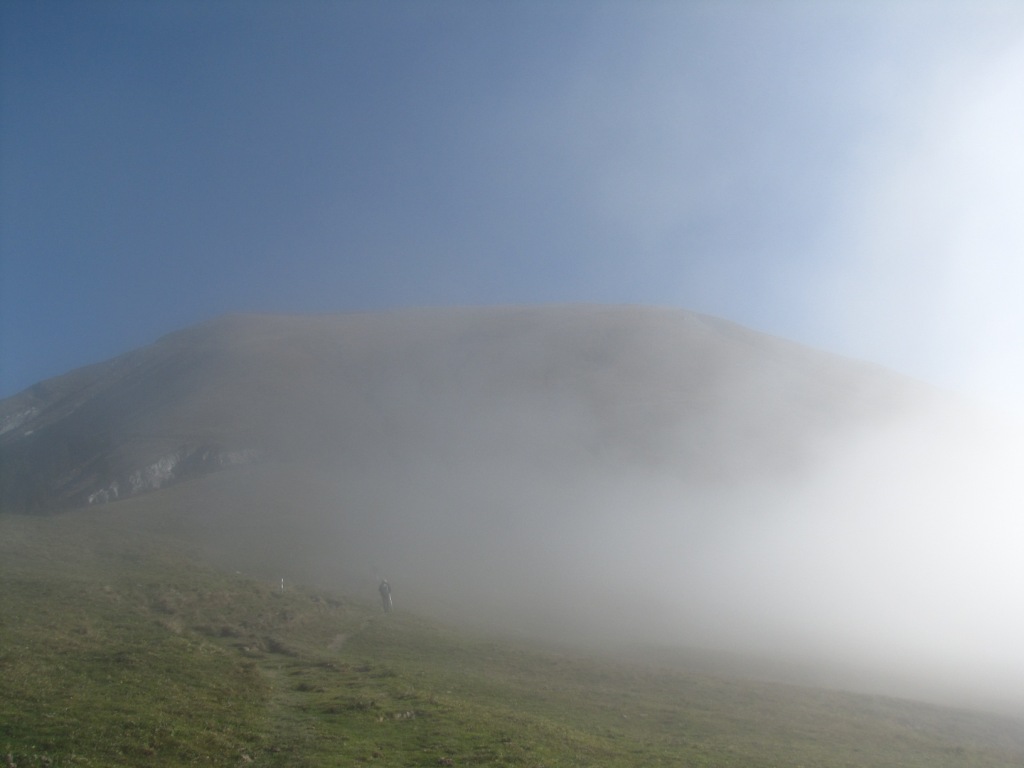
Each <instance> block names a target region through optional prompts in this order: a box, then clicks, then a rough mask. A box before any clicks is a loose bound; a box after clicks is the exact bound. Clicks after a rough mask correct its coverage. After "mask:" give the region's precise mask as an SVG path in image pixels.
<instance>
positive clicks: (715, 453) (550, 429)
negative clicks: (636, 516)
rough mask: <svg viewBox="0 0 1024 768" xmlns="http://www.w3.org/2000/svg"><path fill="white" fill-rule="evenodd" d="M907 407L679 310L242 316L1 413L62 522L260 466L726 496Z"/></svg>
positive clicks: (16, 460) (7, 471) (22, 493)
mask: <svg viewBox="0 0 1024 768" xmlns="http://www.w3.org/2000/svg"><path fill="white" fill-rule="evenodd" d="M912 395H913V387H912V386H911V385H910V384H909V383H908V382H906V381H903V380H900V379H897V378H896V377H895V376H892V375H890V374H886V373H885V372H883V371H881V370H879V369H876V368H872V367H868V366H866V365H862V364H858V363H854V362H851V361H847V360H842V359H839V358H835V357H832V356H828V355H825V354H823V353H818V352H813V351H811V350H808V349H804V348H801V347H799V346H797V345H794V344H790V343H787V342H784V341H782V340H779V339H776V338H772V337H769V336H765V335H762V334H758V333H755V332H753V331H749V330H746V329H743V328H740V327H739V326H735V325H732V324H730V323H727V322H725V321H722V320H717V319H714V318H710V317H705V316H701V315H697V314H693V313H687V312H681V311H666V310H655V309H640V308H604V307H567V308H538V309H512V308H510V309H476V310H470V309H467V310H436V311H406V312H393V313H382V314H353V315H336V316H320V317H284V316H230V317H224V318H221V319H218V320H214V321H212V322H208V323H204V324H202V325H199V326H197V327H194V328H190V329H188V330H184V331H181V332H178V333H174V334H171V335H169V336H167V337H165V338H162V339H160V340H159V341H157V342H156V343H155V344H153V345H151V346H149V347H146V348H144V349H140V350H138V351H135V352H131V353H129V354H127V355H123V356H121V357H118V358H115V359H113V360H110V361H107V362H105V363H100V364H97V365H93V366H90V367H87V368H83V369H80V370H77V371H74V372H72V373H69V374H67V375H65V376H61V377H58V378H55V379H51V380H49V381H46V382H42V383H40V384H37V385H36V386H34V387H32V388H30V389H29V390H27V391H25V392H23V393H21V394H19V395H17V396H15V397H12V398H9V399H7V400H5V401H3V402H2V403H0V430H2V434H0V459H2V467H3V476H2V496H0V499H2V504H3V509H4V510H5V511H17V512H47V511H53V510H55V509H62V508H67V507H76V506H87V505H92V504H101V503H105V502H109V501H113V500H116V499H122V498H125V497H127V496H132V495H135V494H138V493H143V492H147V491H152V490H156V489H159V488H161V487H165V486H167V485H168V484H170V483H174V482H180V481H181V480H184V479H187V478H190V477H195V476H198V475H202V474H207V473H210V472H216V471H220V470H224V469H228V468H231V467H237V466H239V465H245V464H250V463H262V462H280V461H291V460H296V459H299V458H301V459H303V460H315V461H319V462H327V463H332V464H335V465H336V466H341V467H345V466H349V465H354V466H358V465H360V464H362V463H365V462H371V463H374V464H377V465H380V464H381V463H384V464H386V463H388V462H392V463H395V464H396V465H397V464H400V463H401V462H402V460H411V457H412V458H414V457H417V456H421V455H423V454H425V453H429V454H430V455H432V456H433V458H434V459H435V460H438V459H439V458H440V457H441V456H443V455H447V456H449V457H451V459H452V460H457V459H458V458H460V457H464V456H465V455H467V454H468V455H470V456H474V457H478V456H479V455H480V452H484V453H487V454H495V455H498V456H501V457H502V458H503V459H506V460H510V461H513V462H516V463H519V462H523V461H527V462H528V463H530V464H531V465H533V467H532V471H540V472H542V473H543V472H546V471H547V470H548V469H550V468H552V465H557V469H558V471H559V472H562V471H565V470H566V469H567V468H569V469H570V471H571V470H572V469H573V468H580V467H585V466H595V465H600V466H605V467H609V468H610V469H611V471H614V468H616V467H620V466H624V465H630V466H632V465H635V464H640V465H646V466H651V467H657V468H659V469H662V470H664V471H665V472H669V473H672V474H676V475H679V476H685V477H687V478H689V479H692V480H694V481H696V482H714V481H722V480H730V479H735V478H737V477H743V476H746V475H748V474H750V473H760V472H780V471H788V470H793V469H796V468H798V467H799V466H800V464H801V463H802V462H804V461H805V460H806V459H807V458H808V453H809V451H811V450H812V448H813V441H814V440H815V439H816V438H819V437H821V436H823V435H826V434H828V433H830V432H832V431H834V430H836V429H839V428H844V427H849V426H856V425H858V424H862V423H863V422H864V420H865V419H867V420H872V419H877V418H882V417H885V416H887V415H890V414H891V413H892V412H893V411H894V410H895V409H898V408H900V407H901V405H903V404H905V403H906V402H907V401H908V398H910V397H912ZM451 479H452V481H454V482H458V477H457V474H453V476H452V478H451Z"/></svg>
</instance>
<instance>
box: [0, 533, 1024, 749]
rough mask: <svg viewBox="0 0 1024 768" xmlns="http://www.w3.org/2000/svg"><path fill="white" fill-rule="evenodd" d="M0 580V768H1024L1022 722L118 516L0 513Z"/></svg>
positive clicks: (1023, 727)
mask: <svg viewBox="0 0 1024 768" xmlns="http://www.w3.org/2000/svg"><path fill="white" fill-rule="evenodd" d="M0 578H2V589H0V686H2V689H0V750H2V752H0V756H6V762H7V764H8V765H16V766H42V765H48V766H72V765H80V766H89V765H93V766H119V765H125V766H128V765H132V766H134V765H140V764H146V765H158V766H159V765H163V766H174V765H231V766H352V765H375V766H417V765H420V766H438V765H463V766H471V765H510V766H549V767H553V766H585V765H592V766H619V765H621V766H637V765H643V766H658V765H672V766H744V767H757V766H765V767H767V766H781V765H786V766H799V765H804V766H822V767H827V766H837V767H838V766H893V765H901V766H922V767H924V766H927V767H928V768H936V767H941V766H964V765H970V766H1020V765H1021V764H1024V724H1022V723H1020V722H1014V721H1011V720H1006V719H1001V718H997V717H992V716H988V715H981V714H972V713H966V712H960V711H954V710H945V709H941V708H937V707H930V706H923V705H917V704H912V703H909V702H904V701H899V700H894V699H881V698H872V697H864V696H855V695H850V694H843V693H837V692H824V691H816V690H811V689H802V688H797V687H788V686H782V685H774V684H766V683H754V682H750V681H743V680H734V679H728V678H724V677H715V676H710V675H707V674H700V673H697V672H687V671H685V670H684V671H680V670H673V671H668V670H659V669H655V668H654V667H644V666H641V665H635V664H625V663H620V662H615V661H610V660H607V659H601V658H596V657H587V656H584V655H580V654H575V653H572V652H570V651H568V650H565V649H551V648H540V647H532V646H529V645H528V644H525V643H523V642H512V641H504V640H499V639H496V638H492V637H484V636H479V635H473V634H469V633H466V632H463V631H460V630H457V629H454V628H451V627H445V626H441V625H438V624H436V623H432V622H430V621H428V620H426V619H423V618H420V617H416V616H412V615H407V614H404V613H402V612H401V611H399V612H397V613H395V614H393V615H390V616H384V615H382V614H380V613H379V611H378V610H377V607H376V605H375V604H374V603H373V602H372V601H369V600H366V601H362V600H360V599H352V598H349V597H344V596H341V595H338V594H330V593H326V592H322V591H316V590H313V589H307V588H303V587H301V586H296V587H293V586H292V585H287V584H286V589H285V590H284V591H282V590H281V589H280V585H279V584H273V583H268V582H262V581H259V580H256V579H253V578H251V577H248V576H246V575H244V574H240V573H234V572H221V571H218V570H214V569H211V568H209V567H207V566H205V565H202V564H201V563H200V562H199V561H198V560H197V559H196V558H195V557H194V556H193V553H192V552H190V551H188V549H187V548H185V547H183V546H182V545H180V544H178V543H175V542H173V541H170V540H167V541H164V540H161V539H159V538H154V537H153V536H152V534H143V533H141V532H137V531H133V530H132V527H131V526H130V525H125V518H123V517H118V516H104V515H102V514H96V515H88V516H84V515H82V516H62V517H54V518H43V519H39V518H37V519H30V518H20V517H11V516H9V515H5V516H0ZM399 607H401V603H399Z"/></svg>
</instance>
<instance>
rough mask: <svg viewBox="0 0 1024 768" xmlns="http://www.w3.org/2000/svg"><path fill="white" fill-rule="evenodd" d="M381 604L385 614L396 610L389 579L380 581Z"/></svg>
mask: <svg viewBox="0 0 1024 768" xmlns="http://www.w3.org/2000/svg"><path fill="white" fill-rule="evenodd" d="M378 591H379V592H380V602H381V604H382V605H383V607H384V613H391V610H392V609H393V608H394V604H393V603H392V602H391V585H390V584H388V580H387V579H381V580H380V588H379V590H378Z"/></svg>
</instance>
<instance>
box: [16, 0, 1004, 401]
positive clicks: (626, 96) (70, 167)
mask: <svg viewBox="0 0 1024 768" xmlns="http://www.w3.org/2000/svg"><path fill="white" fill-rule="evenodd" d="M0 30H2V40H0V50H2V53H0V56H2V59H0V70H2V92H0V93H2V102H0V106H2V114H0V184H2V197H0V365H2V368H0V395H4V396H6V395H10V394H13V393H14V392H16V391H18V390H20V389H21V388H23V387H25V386H28V385H30V384H32V383H34V382H35V381H38V380H41V379H44V378H47V377H50V376H54V375H57V374H60V373H63V372H65V371H67V370H69V369H71V368H74V367H77V366H79V365H82V364H86V363H90V362H95V361H98V360H101V359H105V358H108V357H111V356H114V355H116V354H120V353H122V352H125V351H128V350H129V349H132V348H134V347H136V346H140V345H142V344H145V343H148V342H150V341H152V340H154V339H155V338H156V337H158V336H160V335H162V334H163V333H166V332H169V331H172V330H175V329H177V328H180V327H183V326H186V325H190V324H193V323H195V322H198V321H201V320H204V319H207V318H210V317H212V316H216V315H219V314H222V313H225V312H234V311H261V312H266V311H273V312H335V311H348V310H363V309H378V308H390V307H400V306H424V305H451V304H460V305H461V304H498V303H502V304H504V303H516V304H518V303H548V302H558V303H561V302H608V303H641V304H654V305H663V306H677V307H681V308H686V309H694V310H698V311H702V312H707V313H711V314H714V315H718V316H722V317H726V318H729V319H731V320H734V321H737V322H740V323H742V324H745V325H748V326H750V327H753V328H755V329H758V330H762V331H767V332H770V333H775V334H778V335H782V336H785V337H788V338H791V339H795V340H797V341H801V342H805V343H808V344H811V345H813V346H816V347H820V348H824V349H828V350H831V351H835V352H840V353H843V354H847V355H851V356H855V357H859V358H864V359H868V360H872V361H876V362H879V363H882V364H884V365H887V366H889V367H892V368H895V369H897V370H900V371H903V372H906V373H910V374H912V375H915V376H918V377H921V378H925V379H927V380H930V381H932V382H935V383H939V384H943V385H947V386H953V387H958V388H963V389H966V390H968V391H972V392H975V393H979V394H984V395H986V396H988V395H994V396H997V397H1001V398H1003V399H1005V400H1007V401H1009V402H1011V403H1016V404H1017V406H1018V407H1020V403H1022V402H1024V360H1022V355H1021V354H1020V352H1021V350H1022V349H1024V301H1022V300H1021V296H1022V295H1024V290H1022V289H1024V141H1022V139H1021V137H1024V3H1020V2H1015V1H1013V0H1008V2H1005V3H997V2H978V1H974V0H972V1H967V0H965V1H964V2H961V3H942V2H927V3H926V2H905V3H896V2H877V3H872V2H853V0H850V2H805V3H798V2H788V3H787V2H775V3H772V2H725V1H724V0H723V1H721V2H706V3H701V2H683V1H682V0H680V2H672V3H668V2H665V3H658V2H640V1H638V0H629V1H628V2H626V1H623V2H611V3H599V2H567V1H566V2H548V1H547V0H545V1H544V2H527V1H526V0H523V1H521V2H481V1H480V0H472V1H471V2H470V1H467V2H441V1H439V2H422V1H421V0H416V1H415V2H301V1H294V0H289V2H284V1H283V0H282V1H281V2H259V1H258V0H256V1H254V0H246V1H245V2H240V1H232V0H222V1H221V2H216V3H208V2H158V1H152V0H151V1H150V2H145V3H137V2H79V3H66V2H57V3H53V2H40V1H39V0H31V1H30V2H29V1H25V2H22V1H20V0H7V2H4V3H3V4H2V5H0Z"/></svg>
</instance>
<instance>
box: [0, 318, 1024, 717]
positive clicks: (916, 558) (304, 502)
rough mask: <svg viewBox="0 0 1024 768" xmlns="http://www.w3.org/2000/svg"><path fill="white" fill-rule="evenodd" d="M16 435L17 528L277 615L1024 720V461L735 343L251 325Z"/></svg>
mask: <svg viewBox="0 0 1024 768" xmlns="http://www.w3.org/2000/svg"><path fill="white" fill-rule="evenodd" d="M0 428H2V429H3V433H2V434H0V505H2V506H0V508H2V510H3V513H4V514H5V515H9V514H12V513H16V514H29V515H46V514H53V513H58V512H60V513H63V514H64V516H65V517H72V516H99V517H97V518H96V519H99V518H103V519H105V520H108V522H109V521H111V520H115V519H116V520H118V521H122V522H121V523H119V525H120V524H123V525H124V526H125V527H126V529H130V530H131V531H133V532H134V533H133V534H132V535H139V536H144V535H154V536H159V537H161V538H162V539H166V538H167V537H171V538H173V539H175V540H178V541H180V542H182V544H183V545H184V546H186V547H188V548H191V549H194V550H196V551H197V552H198V553H199V554H201V555H202V557H204V558H205V559H206V560H207V561H208V562H212V563H214V564H216V565H217V566H218V567H221V568H224V569H225V570H227V571H229V572H234V571H240V572H243V573H245V574H250V575H255V576H258V577H259V578H264V579H269V580H273V581H274V582H275V583H276V582H278V581H279V580H280V579H281V578H284V579H286V581H287V582H289V583H290V582H305V583H308V584H316V585H319V586H326V587H328V588H338V587H341V588H344V589H348V590H354V591H357V592H359V591H362V592H365V593H368V594H370V595H372V594H373V590H374V588H375V585H376V581H377V578H378V577H381V576H385V575H386V576H387V578H388V579H389V580H390V581H391V583H392V586H393V587H394V590H395V601H396V605H397V606H398V609H399V610H404V609H406V608H411V609H414V610H417V611H421V612H425V613H428V614H430V615H432V616H435V617H440V618H444V619H446V620H456V621H459V622H463V623H468V624H473V625H476V626H483V627H486V628H497V627H500V628H501V629H502V630H503V631H508V630H512V631H515V632H519V633H526V634H528V635H536V636H543V637H545V638H550V637H554V638H556V639H559V640H570V641H572V642H581V643H585V644H589V645H595V646H600V647H603V648H608V647H616V648H625V647H631V648H632V647H635V646H638V645H639V646H642V647H645V648H651V647H653V646H658V647H665V648H675V647H680V646H688V647H691V648H694V647H698V648H703V649H711V650H713V651H714V653H716V654H718V653H723V654H726V656H727V657H730V658H735V657H736V656H735V655H736V654H739V655H743V656H744V657H751V656H753V657H757V659H759V660H760V661H758V662H757V663H756V664H755V665H754V666H755V667H756V668H758V669H762V670H764V669H776V670H787V671H786V673H785V676H787V677H789V678H793V677H798V678H799V679H800V681H801V682H806V683H811V684H815V685H818V684H823V685H836V686H840V687H855V688H861V689H864V690H869V691H872V692H878V691H882V692H886V693H894V694H899V695H913V696H922V697H926V698H930V699H934V700H943V701H947V700H954V699H955V700H956V701H957V702H958V703H963V702H967V703H971V704H973V703H979V702H980V703H984V704H985V706H989V705H991V704H993V703H995V705H998V706H1004V705H1005V706H1010V707H1013V708H1018V709H1019V708H1024V702H1022V701H1021V694H1020V692H1021V691H1024V661H1022V658H1021V656H1020V652H1019V649H1020V648H1021V647H1024V618H1022V617H1021V616H1020V614H1019V612H1015V611H1012V610H1009V609H1008V608H1007V607H1008V606H1011V605H1014V604H1016V602H1018V601H1019V595H1020V594H1021V592H1022V591H1024V561H1022V559H1021V558H1020V553H1019V550H1018V546H1017V544H1016V542H1019V541H1021V540H1024V516H1022V514H1021V510H1022V509H1024V481H1022V479H1021V476H1020V472H1019V467H1020V466H1021V462H1022V461H1024V449H1022V446H1024V440H1022V439H1021V434H1020V432H1019V431H1018V430H1016V429H1015V428H1011V426H1010V425H1009V424H1008V423H1004V421H1002V420H1000V419H994V418H991V417H990V416H989V415H986V414H981V413H980V412H979V411H977V410H976V409H972V408H970V407H968V406H966V405H964V404H963V403H960V402H958V401H956V400H954V399H953V398H952V397H950V396H948V395H944V394H942V393H939V392H936V391H934V390H932V389H930V388H928V387H927V386H925V385H923V384H920V383H918V382H914V381H911V380H909V379H906V378H903V377H900V376H898V375H896V374H893V373H891V372H889V371H886V370H883V369H881V368H878V367H876V366H871V365H867V364H864V363H861V362H857V361H853V360H848V359H845V358H841V357H837V356H834V355H830V354H827V353H824V352H820V351H816V350H812V349H808V348H806V347H803V346H800V345H797V344H794V343H791V342H788V341H785V340H783V339H778V338H775V337H771V336H767V335H764V334H761V333H757V332H754V331H751V330H748V329H745V328H742V327H740V326H737V325H735V324H732V323H729V322H727V321H724V320H719V319H716V318H711V317H707V316H703V315H699V314H694V313H690V312H683V311H676V310H665V309H652V308H642V307H605V306H570V307H537V308H516V307H506V308H477V309H445V310H408V311H395V312H383V313H366V314H345V315H325V316H305V317H292V316H258V315H254V316H229V317H224V318H220V319H217V320H213V321H211V322H208V323H204V324H201V325H198V326H196V327H193V328H189V329H186V330H183V331H180V332H177V333H173V334H171V335H169V336H166V337H164V338H162V339H160V340H158V341H156V342H155V343H154V344H152V345H150V346H148V347H145V348H142V349H139V350H136V351H134V352H131V353H129V354H127V355H124V356H122V357H118V358H115V359H113V360H110V361H107V362H103V363H98V364H96V365H93V366H90V367H87V368H83V369H81V370H77V371H74V372H72V373H69V374H67V375H65V376H61V377H58V378H55V379H51V380H49V381H45V382H42V383H40V384H38V385H36V386H34V387H32V388H30V389H29V390H27V391H25V392H22V393H20V394H18V395H16V396H14V397H12V398H9V399H7V400H4V401H3V402H0ZM90 519H92V518H90ZM730 654H732V655H733V656H730ZM797 666H799V667H800V672H799V674H797V675H793V674H791V673H790V670H793V669H794V668H795V667H797Z"/></svg>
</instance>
